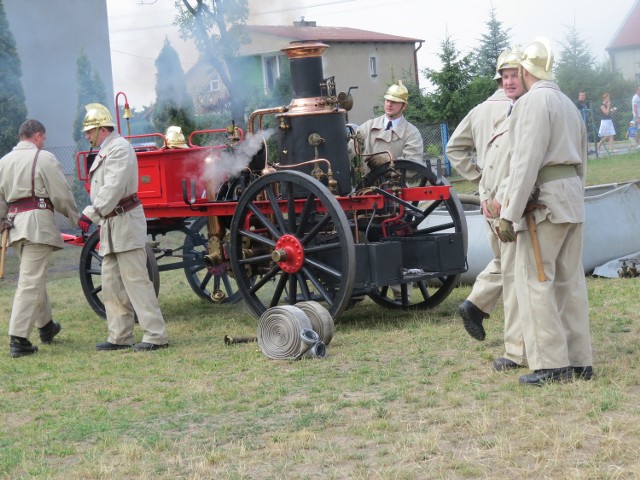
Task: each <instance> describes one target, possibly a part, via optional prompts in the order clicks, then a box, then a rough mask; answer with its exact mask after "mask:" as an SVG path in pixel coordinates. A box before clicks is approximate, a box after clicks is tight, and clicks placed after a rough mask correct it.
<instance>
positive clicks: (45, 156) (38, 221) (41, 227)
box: [0, 141, 78, 249]
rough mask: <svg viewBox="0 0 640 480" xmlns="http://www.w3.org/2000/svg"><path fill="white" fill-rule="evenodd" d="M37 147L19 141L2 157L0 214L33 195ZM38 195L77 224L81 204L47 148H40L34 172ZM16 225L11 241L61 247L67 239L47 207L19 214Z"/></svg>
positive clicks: (0, 167) (10, 233)
mask: <svg viewBox="0 0 640 480" xmlns="http://www.w3.org/2000/svg"><path fill="white" fill-rule="evenodd" d="M37 151H38V147H36V146H35V145H34V144H33V143H31V142H28V141H21V142H19V143H18V144H17V145H16V146H15V147H14V148H13V150H12V151H11V152H9V153H8V154H6V155H5V156H4V157H2V158H1V159H0V218H5V217H6V216H7V212H8V210H9V205H8V204H9V203H11V202H15V201H16V200H20V199H22V198H26V197H31V194H32V193H31V170H32V166H33V159H34V157H35V155H36V152H37ZM34 187H35V195H36V197H47V198H49V200H51V202H52V203H53V206H54V208H55V211H56V212H58V213H61V214H62V215H64V216H65V217H67V218H68V219H69V222H70V223H71V225H73V226H75V225H76V223H77V221H78V208H77V207H76V202H75V200H74V199H73V193H72V192H71V189H70V188H69V185H68V184H67V180H66V179H65V177H64V173H62V167H61V166H60V163H59V162H58V160H57V159H56V157H55V156H54V155H53V154H52V153H51V152H47V151H46V150H40V155H39V156H38V162H37V164H36V169H35V174H34ZM13 223H14V228H12V229H11V230H10V231H9V243H13V242H17V241H18V240H28V241H30V242H32V243H40V244H43V245H51V246H52V247H54V248H56V249H59V248H62V247H63V245H64V242H63V241H62V236H61V235H60V229H59V228H58V226H57V225H56V223H55V220H54V214H53V212H52V211H51V210H48V209H42V210H41V209H36V210H29V211H26V212H20V213H18V214H16V216H15V218H14V220H13Z"/></svg>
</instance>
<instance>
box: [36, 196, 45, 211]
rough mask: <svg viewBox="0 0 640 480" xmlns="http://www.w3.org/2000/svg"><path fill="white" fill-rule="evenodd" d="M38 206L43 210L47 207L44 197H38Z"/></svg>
mask: <svg viewBox="0 0 640 480" xmlns="http://www.w3.org/2000/svg"><path fill="white" fill-rule="evenodd" d="M38 208H39V209H41V210H44V209H45V208H47V202H45V200H44V198H39V199H38Z"/></svg>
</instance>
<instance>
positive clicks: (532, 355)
mask: <svg viewBox="0 0 640 480" xmlns="http://www.w3.org/2000/svg"><path fill="white" fill-rule="evenodd" d="M552 65H553V54H552V52H551V48H550V45H549V42H548V40H547V39H544V38H538V39H536V40H535V41H534V42H533V43H531V44H530V45H528V46H527V47H526V48H525V49H524V51H523V55H522V59H521V62H520V74H521V76H522V81H523V83H524V87H525V89H526V90H528V93H527V94H526V95H524V96H523V97H522V98H520V100H518V102H517V103H516V105H515V107H514V109H513V113H512V118H511V121H512V122H513V123H512V125H513V129H512V131H511V134H510V136H509V144H510V150H511V160H510V166H509V168H510V171H509V178H508V181H507V183H506V189H505V196H504V203H503V206H502V210H501V214H500V219H499V221H498V225H499V227H498V232H499V236H500V238H501V240H504V241H515V242H516V251H515V261H514V262H512V263H510V264H509V265H507V264H505V263H504V262H503V271H504V270H505V269H506V268H513V269H514V272H513V275H514V281H515V288H516V295H517V302H518V307H519V309H518V312H519V317H520V321H521V326H522V331H523V336H524V342H525V347H526V352H527V360H528V363H529V368H531V370H533V372H532V373H530V374H528V375H523V376H521V377H520V383H523V384H530V385H540V384H542V383H545V382H553V381H562V380H568V379H570V378H571V377H573V376H576V377H581V378H584V379H589V378H591V376H592V374H593V370H592V367H591V363H592V350H591V334H590V331H589V306H588V298H587V288H586V281H585V277H584V270H583V267H582V230H583V223H584V174H585V168H586V160H587V138H586V131H585V126H584V122H583V121H582V118H581V116H580V112H579V111H578V110H577V109H576V108H575V105H574V104H573V102H572V101H571V100H570V99H569V98H568V97H567V96H566V95H564V94H563V93H562V92H561V91H560V89H559V88H558V86H557V84H556V83H554V82H553V81H552V80H553V78H554V76H553V72H552ZM527 212H528V213H527ZM525 215H531V216H532V218H533V222H534V223H535V230H532V229H528V228H527V221H526V219H525ZM516 232H517V238H516ZM536 240H537V243H538V244H539V249H538V248H536ZM538 252H539V253H538ZM537 261H540V262H541V263H542V271H539V270H538V268H537V266H536V262H537ZM542 275H544V277H546V278H544V277H542Z"/></svg>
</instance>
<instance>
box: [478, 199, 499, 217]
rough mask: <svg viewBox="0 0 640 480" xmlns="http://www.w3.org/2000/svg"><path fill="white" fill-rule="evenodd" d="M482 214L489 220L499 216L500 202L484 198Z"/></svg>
mask: <svg viewBox="0 0 640 480" xmlns="http://www.w3.org/2000/svg"><path fill="white" fill-rule="evenodd" d="M482 214H483V215H484V217H485V218H488V219H489V220H491V219H494V218H498V217H499V216H500V204H499V203H498V201H497V200H495V199H494V200H491V201H488V200H485V201H484V202H482Z"/></svg>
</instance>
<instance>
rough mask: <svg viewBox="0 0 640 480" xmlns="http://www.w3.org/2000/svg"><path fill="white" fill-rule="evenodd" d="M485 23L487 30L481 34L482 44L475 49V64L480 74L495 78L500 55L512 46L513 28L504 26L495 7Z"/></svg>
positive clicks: (490, 11) (476, 70)
mask: <svg viewBox="0 0 640 480" xmlns="http://www.w3.org/2000/svg"><path fill="white" fill-rule="evenodd" d="M485 25H486V26H487V31H486V33H483V34H482V35H481V36H480V44H479V46H478V48H476V49H475V50H474V53H475V55H474V58H475V60H474V63H473V66H474V69H475V72H476V73H477V74H478V75H481V76H483V77H489V78H493V76H494V74H495V72H496V60H497V59H498V55H500V53H501V52H503V51H504V50H507V49H508V48H510V46H511V29H510V28H505V27H503V25H502V22H501V21H499V20H498V17H497V15H496V9H495V8H491V10H489V20H488V21H487V22H486V23H485Z"/></svg>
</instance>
